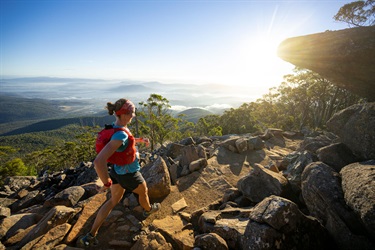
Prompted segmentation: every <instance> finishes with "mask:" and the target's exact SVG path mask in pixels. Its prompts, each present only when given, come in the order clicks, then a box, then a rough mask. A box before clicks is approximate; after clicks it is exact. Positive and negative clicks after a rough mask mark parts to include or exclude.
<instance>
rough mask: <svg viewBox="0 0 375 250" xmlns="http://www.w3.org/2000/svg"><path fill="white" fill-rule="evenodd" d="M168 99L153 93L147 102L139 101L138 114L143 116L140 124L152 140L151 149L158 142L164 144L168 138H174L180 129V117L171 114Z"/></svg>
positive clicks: (142, 130) (144, 132)
mask: <svg viewBox="0 0 375 250" xmlns="http://www.w3.org/2000/svg"><path fill="white" fill-rule="evenodd" d="M170 108H171V105H170V104H169V101H168V99H166V98H164V97H163V96H161V95H158V94H151V95H150V97H149V98H148V99H147V101H146V102H140V103H139V109H138V111H137V114H138V115H139V116H140V117H141V118H143V122H142V123H141V124H140V130H141V132H142V134H144V135H147V136H148V137H149V139H150V142H151V150H154V148H155V145H156V143H159V144H160V145H162V144H163V143H164V142H165V140H166V139H170V138H173V135H175V132H176V130H178V121H179V120H178V119H177V118H175V117H173V116H172V115H171V111H170Z"/></svg>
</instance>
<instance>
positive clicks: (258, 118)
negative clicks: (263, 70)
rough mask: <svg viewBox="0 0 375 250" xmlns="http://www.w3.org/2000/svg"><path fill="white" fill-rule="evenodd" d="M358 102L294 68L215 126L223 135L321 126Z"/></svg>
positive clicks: (222, 118)
mask: <svg viewBox="0 0 375 250" xmlns="http://www.w3.org/2000/svg"><path fill="white" fill-rule="evenodd" d="M359 101H361V99H360V98H359V97H358V96H356V95H354V94H351V93H350V92H348V91H347V90H345V89H341V88H339V87H337V86H336V85H334V84H332V83H330V82H329V81H328V80H326V79H324V78H323V77H321V76H320V75H319V74H317V73H314V72H312V71H310V70H305V69H300V68H295V69H294V74H289V75H286V76H284V82H282V83H281V84H280V86H279V87H277V88H275V87H274V88H271V89H270V90H269V93H267V94H265V95H264V96H263V98H261V99H259V100H257V101H256V102H252V103H249V104H243V105H242V106H241V107H239V108H238V109H230V110H228V111H226V112H225V113H224V114H223V115H222V116H221V117H220V122H219V124H218V126H221V127H222V128H223V134H231V133H236V134H243V133H253V132H256V131H259V130H265V129H266V128H269V127H274V128H280V129H283V130H301V129H302V128H303V127H309V128H311V129H324V128H325V124H326V122H327V121H328V120H329V119H330V118H331V117H332V115H333V114H334V113H336V112H337V111H339V110H342V109H344V108H346V107H348V106H350V105H353V104H355V103H358V102H359ZM205 132H207V131H205Z"/></svg>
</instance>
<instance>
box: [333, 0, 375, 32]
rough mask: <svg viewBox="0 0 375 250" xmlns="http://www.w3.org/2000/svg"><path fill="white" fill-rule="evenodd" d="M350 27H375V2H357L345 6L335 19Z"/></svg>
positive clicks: (369, 0)
mask: <svg viewBox="0 0 375 250" xmlns="http://www.w3.org/2000/svg"><path fill="white" fill-rule="evenodd" d="M333 18H334V19H335V20H336V21H339V22H345V23H347V24H349V26H350V27H353V26H354V27H360V26H372V25H375V0H367V1H355V2H351V3H348V4H345V5H343V6H342V7H341V8H340V9H339V11H338V12H337V14H336V15H335V16H334V17H333Z"/></svg>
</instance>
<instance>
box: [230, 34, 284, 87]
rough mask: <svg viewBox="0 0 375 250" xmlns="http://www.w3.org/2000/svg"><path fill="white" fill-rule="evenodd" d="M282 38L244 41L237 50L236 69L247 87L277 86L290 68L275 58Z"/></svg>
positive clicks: (255, 38) (269, 37)
mask: <svg viewBox="0 0 375 250" xmlns="http://www.w3.org/2000/svg"><path fill="white" fill-rule="evenodd" d="M283 40H284V38H282V37H276V36H274V37H272V36H257V37H252V38H249V39H247V40H246V43H242V45H241V47H240V48H239V57H238V63H237V65H238V67H239V68H240V69H241V77H243V82H246V83H247V85H253V86H258V87H262V88H264V89H266V90H268V88H269V87H272V86H276V85H279V84H280V83H281V80H282V78H283V75H285V74H286V73H287V72H290V70H291V66H290V64H289V63H286V62H285V61H283V60H282V59H281V58H279V57H278V56H277V48H278V46H279V44H280V43H281V42H282V41H283Z"/></svg>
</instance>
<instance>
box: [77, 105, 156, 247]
mask: <svg viewBox="0 0 375 250" xmlns="http://www.w3.org/2000/svg"><path fill="white" fill-rule="evenodd" d="M107 109H108V113H109V114H110V115H113V114H115V117H116V121H115V122H114V124H113V125H114V126H113V127H114V128H122V129H125V130H126V132H125V131H124V130H119V131H117V132H115V133H114V134H113V136H112V137H111V140H110V141H109V142H108V144H106V146H105V147H104V148H103V149H102V150H101V151H100V152H99V154H98V155H97V157H96V158H95V160H94V166H95V170H96V172H97V174H98V176H99V178H100V179H101V181H102V182H103V183H104V186H103V187H102V188H101V189H100V191H99V192H101V191H105V190H107V189H108V188H111V198H110V199H109V200H108V201H107V202H105V203H104V205H103V206H102V207H101V208H100V210H99V212H98V214H97V216H96V218H95V221H94V224H93V225H92V228H91V231H90V232H89V233H88V234H86V235H84V236H81V237H79V238H78V241H77V245H78V246H80V247H89V246H92V245H96V244H98V241H97V239H96V234H97V233H98V230H99V228H100V226H101V225H102V223H103V222H104V220H105V219H106V218H107V216H108V215H109V214H110V212H111V211H112V209H113V208H114V207H115V206H116V205H117V203H119V202H120V200H121V198H122V196H123V195H124V193H125V189H126V190H128V191H131V192H133V193H136V194H137V195H138V197H139V203H140V205H141V206H142V208H143V209H144V212H143V215H144V216H145V217H147V216H148V215H150V214H151V213H154V212H156V211H158V210H159V209H160V204H159V203H154V204H152V205H151V204H150V201H149V197H148V194H147V191H148V190H147V184H146V181H145V180H144V178H143V176H142V174H141V173H140V165H139V161H138V158H137V157H135V160H134V161H133V162H132V163H130V164H126V165H116V164H114V166H113V167H112V169H111V171H110V173H108V169H107V160H108V158H109V157H110V156H111V155H112V154H113V153H114V152H116V151H117V152H119V151H123V150H125V149H126V148H127V146H128V144H130V143H132V140H131V139H133V138H132V135H131V133H130V131H129V130H128V128H127V124H129V123H130V122H131V120H132V119H133V117H135V106H134V104H133V103H132V102H131V101H129V100H126V99H119V100H117V101H116V102H115V104H112V103H110V102H109V103H107ZM135 142H146V143H147V144H148V143H149V141H148V139H146V140H144V139H142V140H141V139H138V138H135ZM129 146H131V145H129ZM133 146H134V145H133ZM134 154H136V152H135V151H134Z"/></svg>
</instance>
